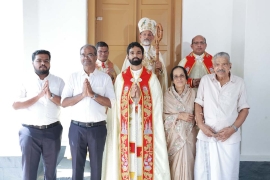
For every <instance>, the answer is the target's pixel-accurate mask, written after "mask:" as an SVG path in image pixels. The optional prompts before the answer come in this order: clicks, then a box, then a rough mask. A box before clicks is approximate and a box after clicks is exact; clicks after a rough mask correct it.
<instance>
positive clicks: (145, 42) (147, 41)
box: [142, 39, 151, 46]
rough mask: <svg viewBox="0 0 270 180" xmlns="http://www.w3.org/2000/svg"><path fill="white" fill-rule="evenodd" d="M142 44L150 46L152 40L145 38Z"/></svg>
mask: <svg viewBox="0 0 270 180" xmlns="http://www.w3.org/2000/svg"><path fill="white" fill-rule="evenodd" d="M142 44H143V45H144V46H149V45H150V44H151V42H150V41H149V40H148V39H144V40H143V41H142Z"/></svg>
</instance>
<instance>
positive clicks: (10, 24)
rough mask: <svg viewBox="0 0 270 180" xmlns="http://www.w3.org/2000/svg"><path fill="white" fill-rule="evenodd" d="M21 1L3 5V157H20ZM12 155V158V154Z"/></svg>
mask: <svg viewBox="0 0 270 180" xmlns="http://www.w3.org/2000/svg"><path fill="white" fill-rule="evenodd" d="M22 5H23V4H22V1H19V2H18V1H16V0H10V1H0V23H1V28H0V49H1V51H0V52H1V56H0V57H1V70H0V84H1V88H0V95H1V97H0V112H1V113H0V116H1V118H0V156H9V155H13V156H14V155H18V154H20V152H19V138H18V130H19V126H20V124H19V121H18V119H17V118H16V117H15V116H14V112H13V109H12V107H11V106H12V102H13V100H12V98H13V95H14V92H15V87H16V86H15V84H16V83H17V82H18V77H20V75H21V72H22V61H20V60H22V58H23V56H22V54H23V18H22V14H23V11H22ZM11 151H12V152H13V153H12V154H11V153H10V152H11Z"/></svg>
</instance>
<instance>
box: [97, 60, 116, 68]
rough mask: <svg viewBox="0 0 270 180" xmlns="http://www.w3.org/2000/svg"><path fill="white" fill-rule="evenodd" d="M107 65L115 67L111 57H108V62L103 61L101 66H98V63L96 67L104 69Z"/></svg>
mask: <svg viewBox="0 0 270 180" xmlns="http://www.w3.org/2000/svg"><path fill="white" fill-rule="evenodd" d="M106 67H107V68H113V63H112V62H111V61H110V60H109V59H107V61H106V62H102V61H101V65H100V66H98V64H97V63H96V68H97V69H100V68H102V69H104V68H106Z"/></svg>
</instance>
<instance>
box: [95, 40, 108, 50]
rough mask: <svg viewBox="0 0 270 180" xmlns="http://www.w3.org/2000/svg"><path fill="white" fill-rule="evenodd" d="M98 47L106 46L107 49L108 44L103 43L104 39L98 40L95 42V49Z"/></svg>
mask: <svg viewBox="0 0 270 180" xmlns="http://www.w3.org/2000/svg"><path fill="white" fill-rule="evenodd" d="M98 47H107V48H108V49H109V46H108V44H107V43H105V42H104V41H99V42H97V44H96V49H98Z"/></svg>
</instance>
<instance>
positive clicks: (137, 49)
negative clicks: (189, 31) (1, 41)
mask: <svg viewBox="0 0 270 180" xmlns="http://www.w3.org/2000/svg"><path fill="white" fill-rule="evenodd" d="M138 27H139V31H140V41H141V43H138V42H132V43H130V44H129V45H128V47H127V56H126V59H125V60H124V63H123V67H122V71H121V72H120V70H119V68H118V67H117V66H116V65H114V64H113V62H112V61H110V60H109V59H108V56H109V46H108V45H107V44H106V43H105V42H98V43H97V44H96V46H93V45H90V44H87V45H84V46H83V47H82V48H81V49H80V59H81V64H82V66H83V69H82V70H81V71H78V72H74V73H72V74H71V75H70V78H69V79H68V81H66V82H64V81H63V80H62V79H61V78H59V77H56V76H54V75H52V74H51V73H50V72H49V69H50V61H51V55H50V52H49V51H46V50H37V51H35V52H34V53H33V55H32V64H33V67H34V71H35V72H34V73H32V74H31V75H30V76H29V77H28V78H25V79H24V82H23V83H22V86H21V89H20V96H19V99H18V100H16V101H15V102H14V103H13V108H14V109H24V110H25V117H23V118H22V127H21V129H20V132H19V137H20V146H21V150H22V169H23V180H36V178H37V168H38V164H39V161H40V157H41V156H42V158H43V162H44V179H47V180H56V165H57V157H58V154H59V152H60V146H61V135H62V129H63V128H62V125H61V123H60V120H59V115H60V106H62V107H64V108H65V107H70V112H71V117H70V121H71V122H70V128H69V134H68V136H69V144H70V152H71V157H72V179H73V180H82V179H83V173H84V165H85V161H86V155H87V153H89V158H90V168H91V179H92V180H100V179H103V180H108V179H110V180H118V179H122V180H146V179H147V180H154V179H155V180H170V179H172V180H192V179H196V180H204V179H205V180H210V179H212V180H233V179H238V173H239V156H240V140H241V136H240V130H238V128H239V127H240V126H241V125H242V124H243V122H244V121H245V119H246V117H247V115H248V110H249V105H248V103H247V95H246V89H245V85H244V82H243V80H242V79H241V78H240V77H237V76H235V75H233V74H232V73H231V72H230V69H231V62H230V56H229V54H228V53H225V52H220V53H217V54H216V55H215V56H214V57H212V56H211V55H210V54H208V53H207V52H205V49H206V46H207V44H206V39H205V38H204V37H203V36H201V35H198V36H195V37H194V38H193V39H192V42H191V48H192V49H193V52H191V53H190V54H189V55H188V56H187V57H186V58H184V59H183V60H181V61H180V63H179V65H178V66H175V67H174V68H173V69H172V70H171V72H170V79H171V82H172V85H171V86H170V87H168V81H167V71H166V66H165V63H164V60H163V58H162V56H161V55H160V57H161V58H160V59H159V60H158V61H156V60H155V58H156V50H155V48H154V47H153V46H152V45H151V43H152V41H153V39H154V36H155V33H156V22H155V21H154V20H151V19H149V18H142V19H141V20H140V21H139V23H138ZM156 72H158V73H156Z"/></svg>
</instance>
